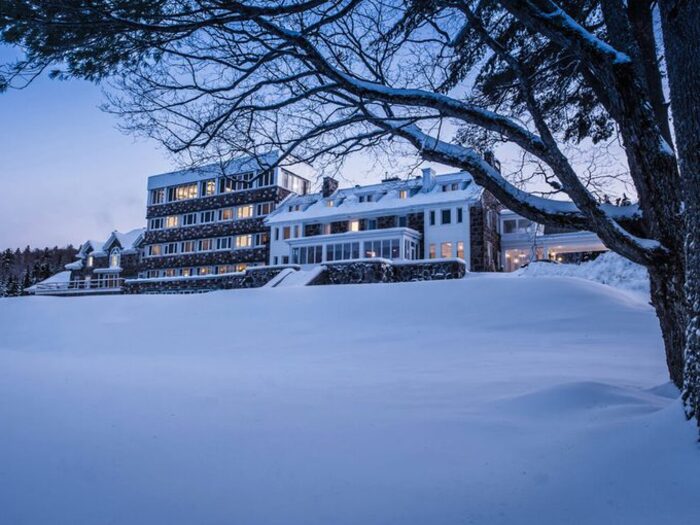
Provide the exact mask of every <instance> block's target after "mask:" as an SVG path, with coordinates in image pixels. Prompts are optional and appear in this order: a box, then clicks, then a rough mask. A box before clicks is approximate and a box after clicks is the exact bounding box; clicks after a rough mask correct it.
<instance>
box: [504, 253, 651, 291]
mask: <svg viewBox="0 0 700 525" xmlns="http://www.w3.org/2000/svg"><path fill="white" fill-rule="evenodd" d="M516 273H517V275H520V276H522V277H542V276H549V277H552V276H560V277H578V278H579V279H587V280H589V281H596V282H599V283H603V284H608V285H610V286H614V287H615V288H620V289H622V290H628V291H630V292H635V293H638V294H640V295H643V296H644V297H647V298H648V297H649V274H648V273H647V270H646V268H644V267H643V266H640V265H639V264H635V263H633V262H632V261H629V260H627V259H625V258H624V257H622V256H620V255H618V254H616V253H614V252H606V253H604V254H602V255H600V256H599V257H597V258H596V259H594V260H592V261H588V262H584V263H581V264H553V263H549V262H534V263H532V264H530V265H528V266H526V267H525V268H522V269H520V270H518V271H517V272H516Z"/></svg>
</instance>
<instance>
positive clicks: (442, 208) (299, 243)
mask: <svg viewBox="0 0 700 525" xmlns="http://www.w3.org/2000/svg"><path fill="white" fill-rule="evenodd" d="M500 209H501V206H500V204H499V203H498V202H497V201H496V200H495V199H494V198H493V196H491V194H490V193H488V192H486V191H485V190H484V189H483V188H482V187H480V186H478V185H477V184H476V183H475V182H474V180H473V179H472V177H471V175H469V174H468V173H466V172H458V173H449V174H444V175H436V174H435V172H434V171H433V170H432V169H431V168H426V169H424V170H423V171H422V176H420V177H416V178H411V179H407V180H402V179H398V178H394V179H387V180H385V181H383V182H382V183H380V184H372V185H367V186H355V187H354V188H347V189H339V188H338V184H337V182H336V181H335V180H334V179H331V178H325V179H324V181H323V188H322V191H321V192H319V193H314V194H308V195H292V196H290V197H289V198H288V199H286V200H285V201H284V202H282V203H281V205H280V206H279V207H278V208H277V209H276V210H275V211H274V212H273V213H271V214H270V215H269V216H268V217H267V219H266V220H265V223H266V224H267V225H268V226H270V228H271V235H272V238H271V240H270V264H272V265H277V264H297V265H301V266H309V265H316V264H326V263H333V262H339V261H352V260H361V259H373V258H381V259H386V260H391V261H393V262H401V261H415V260H420V259H455V258H457V259H462V260H464V261H465V262H466V265H467V268H466V269H467V270H471V271H496V270H498V269H499V268H500V261H501V255H500V238H499V233H498V226H499V211H500Z"/></svg>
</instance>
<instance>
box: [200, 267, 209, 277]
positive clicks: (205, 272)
mask: <svg viewBox="0 0 700 525" xmlns="http://www.w3.org/2000/svg"><path fill="white" fill-rule="evenodd" d="M210 273H211V269H210V268H209V267H208V266H200V267H199V268H197V275H209V274H210Z"/></svg>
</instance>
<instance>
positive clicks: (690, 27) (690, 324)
mask: <svg viewBox="0 0 700 525" xmlns="http://www.w3.org/2000/svg"><path fill="white" fill-rule="evenodd" d="M659 6H660V8H661V23H662V24H663V30H664V31H663V33H664V48H665V51H666V63H667V65H668V80H669V85H670V87H671V110H672V112H673V127H674V131H675V133H676V143H677V146H678V160H679V169H680V175H681V194H682V198H683V212H684V213H683V218H684V233H685V247H684V256H685V267H686V273H685V295H686V298H687V326H686V343H685V344H686V346H685V374H684V383H683V400H684V402H685V407H686V414H687V415H688V417H689V418H690V417H695V418H696V419H697V421H698V424H699V425H700V2H698V1H697V0H661V1H660V3H659Z"/></svg>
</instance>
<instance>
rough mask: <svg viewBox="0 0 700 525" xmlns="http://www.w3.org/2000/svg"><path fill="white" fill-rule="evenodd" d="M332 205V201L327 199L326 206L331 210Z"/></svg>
mask: <svg viewBox="0 0 700 525" xmlns="http://www.w3.org/2000/svg"><path fill="white" fill-rule="evenodd" d="M333 205H334V204H333V201H332V200H330V199H329V200H327V201H326V206H327V207H328V208H332V207H333Z"/></svg>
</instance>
